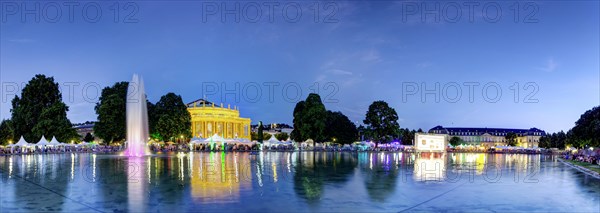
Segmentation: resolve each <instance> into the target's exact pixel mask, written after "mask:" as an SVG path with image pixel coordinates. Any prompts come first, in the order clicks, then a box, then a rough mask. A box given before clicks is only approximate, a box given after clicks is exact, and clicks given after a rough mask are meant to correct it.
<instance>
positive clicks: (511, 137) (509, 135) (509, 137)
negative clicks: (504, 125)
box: [504, 132, 517, 146]
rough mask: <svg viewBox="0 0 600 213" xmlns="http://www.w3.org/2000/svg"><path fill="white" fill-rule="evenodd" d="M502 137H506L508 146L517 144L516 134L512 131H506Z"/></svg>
mask: <svg viewBox="0 0 600 213" xmlns="http://www.w3.org/2000/svg"><path fill="white" fill-rule="evenodd" d="M504 139H506V144H507V145H509V146H516V145H517V134H515V133H514V132H509V133H507V134H506V136H504Z"/></svg>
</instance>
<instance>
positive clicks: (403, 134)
mask: <svg viewBox="0 0 600 213" xmlns="http://www.w3.org/2000/svg"><path fill="white" fill-rule="evenodd" d="M415 134H416V131H415V130H412V131H411V130H409V129H408V128H404V129H400V138H401V140H402V144H403V145H413V140H414V139H415Z"/></svg>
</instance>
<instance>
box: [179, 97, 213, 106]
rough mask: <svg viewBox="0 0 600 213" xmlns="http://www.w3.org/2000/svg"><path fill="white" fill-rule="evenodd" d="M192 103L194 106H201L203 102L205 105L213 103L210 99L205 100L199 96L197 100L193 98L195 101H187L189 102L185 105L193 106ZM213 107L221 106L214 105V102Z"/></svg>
mask: <svg viewBox="0 0 600 213" xmlns="http://www.w3.org/2000/svg"><path fill="white" fill-rule="evenodd" d="M194 103H195V104H196V106H202V104H205V105H206V106H210V105H212V104H213V103H212V102H210V101H207V100H205V99H203V98H200V99H198V100H195V101H192V102H189V103H187V104H186V105H187V107H194ZM215 107H221V106H218V105H216V104H215Z"/></svg>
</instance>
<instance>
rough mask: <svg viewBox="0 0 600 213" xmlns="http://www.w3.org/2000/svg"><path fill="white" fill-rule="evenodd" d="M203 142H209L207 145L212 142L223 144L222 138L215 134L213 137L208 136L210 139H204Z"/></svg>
mask: <svg viewBox="0 0 600 213" xmlns="http://www.w3.org/2000/svg"><path fill="white" fill-rule="evenodd" d="M204 142H209V143H210V142H213V143H214V142H221V143H224V142H225V139H224V138H223V137H221V136H219V135H217V134H214V135H213V136H210V138H207V139H205V140H204Z"/></svg>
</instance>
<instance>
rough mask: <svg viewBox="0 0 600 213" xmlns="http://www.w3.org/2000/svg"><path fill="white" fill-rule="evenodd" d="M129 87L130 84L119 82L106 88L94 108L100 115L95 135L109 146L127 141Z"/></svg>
mask: <svg viewBox="0 0 600 213" xmlns="http://www.w3.org/2000/svg"><path fill="white" fill-rule="evenodd" d="M128 86H129V83H128V82H117V83H115V84H114V85H113V86H112V87H105V88H104V89H102V93H101V95H100V98H99V101H98V103H96V107H95V108H94V109H95V110H96V114H97V115H98V122H96V124H95V125H94V134H95V135H96V136H97V137H99V138H100V139H102V140H104V142H105V143H107V144H110V143H111V142H113V141H122V140H123V139H125V136H126V121H127V114H126V109H127V88H128Z"/></svg>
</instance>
